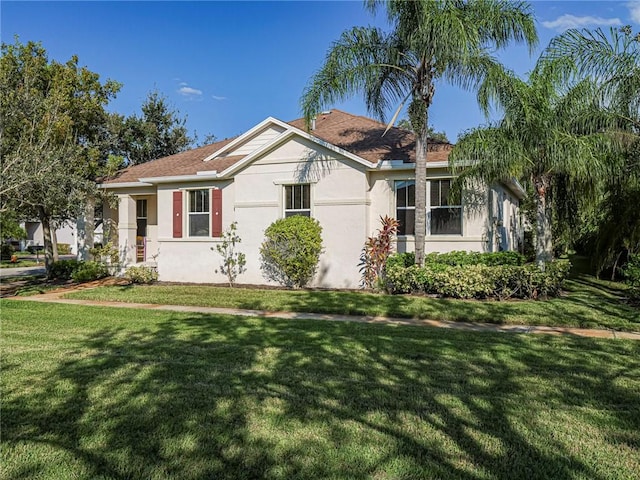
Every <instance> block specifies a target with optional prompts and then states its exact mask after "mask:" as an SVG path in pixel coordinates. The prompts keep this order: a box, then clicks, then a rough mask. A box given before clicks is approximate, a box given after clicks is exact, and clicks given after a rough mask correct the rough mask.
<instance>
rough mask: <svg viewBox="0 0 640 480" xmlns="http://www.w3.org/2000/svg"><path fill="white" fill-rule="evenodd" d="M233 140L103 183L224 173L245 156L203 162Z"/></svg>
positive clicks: (134, 169) (139, 167)
mask: <svg viewBox="0 0 640 480" xmlns="http://www.w3.org/2000/svg"><path fill="white" fill-rule="evenodd" d="M233 140H234V139H233V138H228V139H226V140H222V141H220V142H216V143H212V144H210V145H205V146H203V147H199V148H194V149H193V150H187V151H186V152H181V153H176V154H175V155H170V156H168V157H163V158H159V159H157V160H152V161H150V162H146V163H141V164H140V165H134V166H132V167H128V168H125V169H123V170H120V171H119V172H118V173H117V174H116V175H115V176H113V177H111V178H110V179H108V180H105V181H104V182H103V183H125V182H137V181H138V179H140V178H150V177H171V176H174V175H195V174H196V172H203V171H212V170H216V171H218V172H222V171H223V170H224V169H226V168H228V167H230V166H231V165H233V164H234V163H236V162H237V161H238V160H240V159H241V158H244V155H235V156H233V157H223V158H216V159H214V160H210V161H208V162H204V161H203V160H204V159H205V158H207V157H208V156H209V155H211V154H212V153H213V152H215V151H216V150H219V149H221V148H222V147H224V146H225V145H226V144H228V143H230V142H231V141H233Z"/></svg>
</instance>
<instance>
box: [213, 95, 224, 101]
mask: <svg viewBox="0 0 640 480" xmlns="http://www.w3.org/2000/svg"><path fill="white" fill-rule="evenodd" d="M211 98H213V99H214V100H226V99H227V97H219V96H218V95H211Z"/></svg>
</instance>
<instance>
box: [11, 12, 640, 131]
mask: <svg viewBox="0 0 640 480" xmlns="http://www.w3.org/2000/svg"><path fill="white" fill-rule="evenodd" d="M531 5H532V7H533V10H534V12H535V15H536V19H537V25H538V34H539V37H540V45H539V48H538V52H537V53H539V52H540V51H541V50H542V49H543V48H544V47H545V46H546V45H547V44H548V42H549V40H550V39H551V38H552V37H553V36H554V35H556V34H557V33H559V32H561V31H563V30H564V29H566V28H571V27H579V28H581V27H586V28H596V27H604V28H608V27H609V26H619V25H632V26H633V28H634V30H636V31H637V30H640V1H638V0H635V1H628V0H627V1H625V0H623V1H615V0H610V1H585V0H582V1H575V2H574V1H564V2H563V1H558V2H545V1H534V2H531ZM355 25H377V26H380V27H383V28H384V27H385V26H386V24H385V21H384V18H383V17H382V16H380V15H379V16H378V17H377V18H376V17H373V16H372V15H371V14H370V13H369V12H367V11H366V10H365V9H364V8H363V4H362V2H361V1H325V2H302V1H287V2H193V1H191V2H160V1H156V2H124V1H113V2H56V1H50V2H12V1H6V0H3V1H2V2H1V4H0V27H1V36H2V41H3V42H8V43H12V42H13V37H14V35H19V37H20V40H21V41H22V42H27V41H29V40H34V41H40V42H42V44H43V46H44V47H45V49H46V50H47V52H48V54H49V58H50V59H55V60H58V61H61V62H62V61H66V60H68V59H69V57H70V56H71V55H74V54H76V55H78V57H79V59H80V64H81V65H85V66H87V67H88V68H89V69H90V70H92V71H94V72H97V73H99V74H100V76H101V78H103V79H106V78H111V79H113V80H117V81H119V82H121V83H122V84H123V87H122V90H121V91H120V93H119V94H118V97H117V98H116V99H115V100H114V101H113V102H112V103H111V104H110V105H109V109H110V110H112V111H117V112H119V113H122V114H126V115H129V114H131V113H134V112H136V113H139V111H140V105H141V104H142V102H143V100H144V99H145V97H146V95H147V93H148V92H149V91H151V90H153V89H157V90H158V91H159V92H161V93H162V94H164V95H165V96H166V97H167V98H168V100H169V103H170V104H171V105H172V106H173V107H174V108H175V109H177V110H178V111H179V112H180V113H181V114H182V115H183V116H186V117H187V126H188V128H189V130H190V131H191V132H193V131H196V132H197V133H198V135H199V136H200V137H201V138H202V137H203V136H204V135H205V134H207V133H212V134H214V135H215V136H216V137H217V138H219V139H222V138H226V137H230V136H234V135H237V134H239V133H242V132H244V131H245V130H247V129H249V128H251V127H252V126H253V125H255V124H256V123H258V122H260V121H261V120H263V119H264V118H266V117H268V116H273V117H276V118H279V119H281V120H284V121H289V120H293V119H295V118H299V117H300V108H299V98H300V95H301V93H302V91H303V88H304V86H305V85H306V84H307V82H308V80H309V78H310V77H311V75H312V74H313V73H314V72H315V71H316V70H317V69H318V68H319V67H320V65H321V64H322V61H323V59H324V56H325V54H326V52H327V50H328V48H329V46H330V45H331V42H332V41H334V40H336V39H337V38H338V37H339V35H340V33H341V32H342V31H344V30H346V29H348V28H350V27H352V26H355ZM537 53H536V54H535V55H533V56H529V53H528V51H527V49H526V48H524V47H513V48H509V49H508V50H507V51H505V52H502V53H499V54H498V57H499V58H500V59H501V61H502V62H503V63H504V64H505V65H507V66H508V67H509V68H511V69H513V70H515V71H516V72H518V73H520V74H525V73H526V72H527V71H529V70H530V69H531V68H532V66H533V64H534V63H535V60H536V58H537V56H538V55H537ZM334 106H335V107H336V108H341V109H343V110H346V111H349V112H352V113H355V114H361V115H366V114H367V113H366V108H365V106H364V104H363V102H362V100H361V98H360V97H354V99H352V100H349V101H347V102H345V103H342V104H337V105H334ZM391 113H392V112H390V115H391ZM484 122H485V119H484V117H483V116H482V114H481V113H480V112H479V110H478V108H477V106H476V101H475V96H474V94H473V93H469V92H464V91H461V90H459V89H457V88H455V87H450V86H447V85H445V84H438V85H437V90H436V95H435V100H434V104H433V106H432V108H431V110H430V123H431V124H433V125H434V126H435V127H436V129H438V130H444V131H446V133H447V134H448V136H449V139H450V140H455V139H456V138H457V136H458V134H459V133H461V132H462V131H464V130H466V129H469V128H472V127H475V126H478V125H480V124H482V123H484Z"/></svg>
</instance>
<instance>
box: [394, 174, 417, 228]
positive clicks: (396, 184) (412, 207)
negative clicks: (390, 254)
mask: <svg viewBox="0 0 640 480" xmlns="http://www.w3.org/2000/svg"><path fill="white" fill-rule="evenodd" d="M401 182H405V183H407V182H413V186H414V198H413V206H408V205H407V204H408V203H409V196H408V193H407V196H406V198H405V206H404V207H400V206H398V184H399V183H401ZM415 185H416V181H415V179H413V178H406V179H398V180H395V181H394V183H393V199H394V201H395V206H396V209H395V210H396V211H395V214H396V220H399V219H398V210H406V211H413V230H414V231H413V233H406V232H405V233H403V234H398V235H399V236H401V237H413V236H415V234H416V233H415V225H416V199H415ZM407 192H408V190H407Z"/></svg>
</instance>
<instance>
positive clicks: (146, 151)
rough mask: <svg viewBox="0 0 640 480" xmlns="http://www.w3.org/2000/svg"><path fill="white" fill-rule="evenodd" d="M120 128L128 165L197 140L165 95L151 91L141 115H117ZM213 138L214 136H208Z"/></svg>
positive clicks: (120, 142) (120, 144) (120, 150)
mask: <svg viewBox="0 0 640 480" xmlns="http://www.w3.org/2000/svg"><path fill="white" fill-rule="evenodd" d="M114 121H115V122H116V124H117V123H118V122H119V123H120V125H117V126H116V128H117V129H118V130H119V132H118V134H117V136H118V139H119V140H118V153H120V154H121V155H122V156H124V157H125V158H126V159H127V161H128V164H129V165H138V164H140V163H145V162H148V161H150V160H155V159H157V158H162V157H167V156H169V155H173V154H176V153H179V152H182V151H184V150H187V149H188V148H190V147H191V145H192V144H193V143H194V139H193V138H191V137H189V135H188V133H187V127H186V121H187V120H186V118H182V117H180V115H179V113H178V112H177V111H176V110H172V109H171V108H170V106H169V105H168V103H167V99H166V97H164V96H162V95H161V94H160V93H159V92H158V91H153V92H150V93H149V94H148V95H147V98H146V100H145V101H144V103H143V104H142V115H141V116H138V115H132V116H130V117H127V118H126V119H125V118H123V117H119V118H115V119H114ZM207 138H208V139H210V138H211V137H207Z"/></svg>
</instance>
